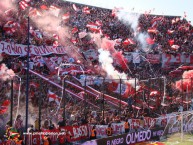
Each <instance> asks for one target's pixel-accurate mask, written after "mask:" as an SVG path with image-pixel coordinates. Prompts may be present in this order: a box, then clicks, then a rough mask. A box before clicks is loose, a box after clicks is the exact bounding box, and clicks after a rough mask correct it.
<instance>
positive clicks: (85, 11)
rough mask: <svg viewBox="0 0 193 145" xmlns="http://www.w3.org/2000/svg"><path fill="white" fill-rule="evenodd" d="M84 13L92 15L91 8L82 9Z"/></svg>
mask: <svg viewBox="0 0 193 145" xmlns="http://www.w3.org/2000/svg"><path fill="white" fill-rule="evenodd" d="M82 12H83V13H85V14H90V9H89V7H84V8H83V9H82Z"/></svg>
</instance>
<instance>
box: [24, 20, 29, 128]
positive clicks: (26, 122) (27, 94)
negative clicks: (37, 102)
mask: <svg viewBox="0 0 193 145" xmlns="http://www.w3.org/2000/svg"><path fill="white" fill-rule="evenodd" d="M29 29H30V24H29V17H28V35H27V37H28V45H27V46H28V47H27V69H26V112H25V113H26V118H25V132H27V128H28V107H29V106H28V101H29V52H30V50H29V49H30V47H29V46H30V42H29V39H30V34H29Z"/></svg>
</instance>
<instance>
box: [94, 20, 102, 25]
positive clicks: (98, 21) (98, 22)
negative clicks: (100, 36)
mask: <svg viewBox="0 0 193 145" xmlns="http://www.w3.org/2000/svg"><path fill="white" fill-rule="evenodd" d="M95 24H96V25H97V26H102V25H103V23H102V22H101V21H100V20H96V22H95Z"/></svg>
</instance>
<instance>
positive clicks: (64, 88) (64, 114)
mask: <svg viewBox="0 0 193 145" xmlns="http://www.w3.org/2000/svg"><path fill="white" fill-rule="evenodd" d="M62 98H63V100H64V102H63V103H64V104H63V106H64V110H63V120H64V126H66V80H65V78H64V80H63V96H62Z"/></svg>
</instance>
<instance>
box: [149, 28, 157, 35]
mask: <svg viewBox="0 0 193 145" xmlns="http://www.w3.org/2000/svg"><path fill="white" fill-rule="evenodd" d="M147 32H148V33H154V34H157V33H158V30H157V29H156V28H149V29H148V30H147Z"/></svg>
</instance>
